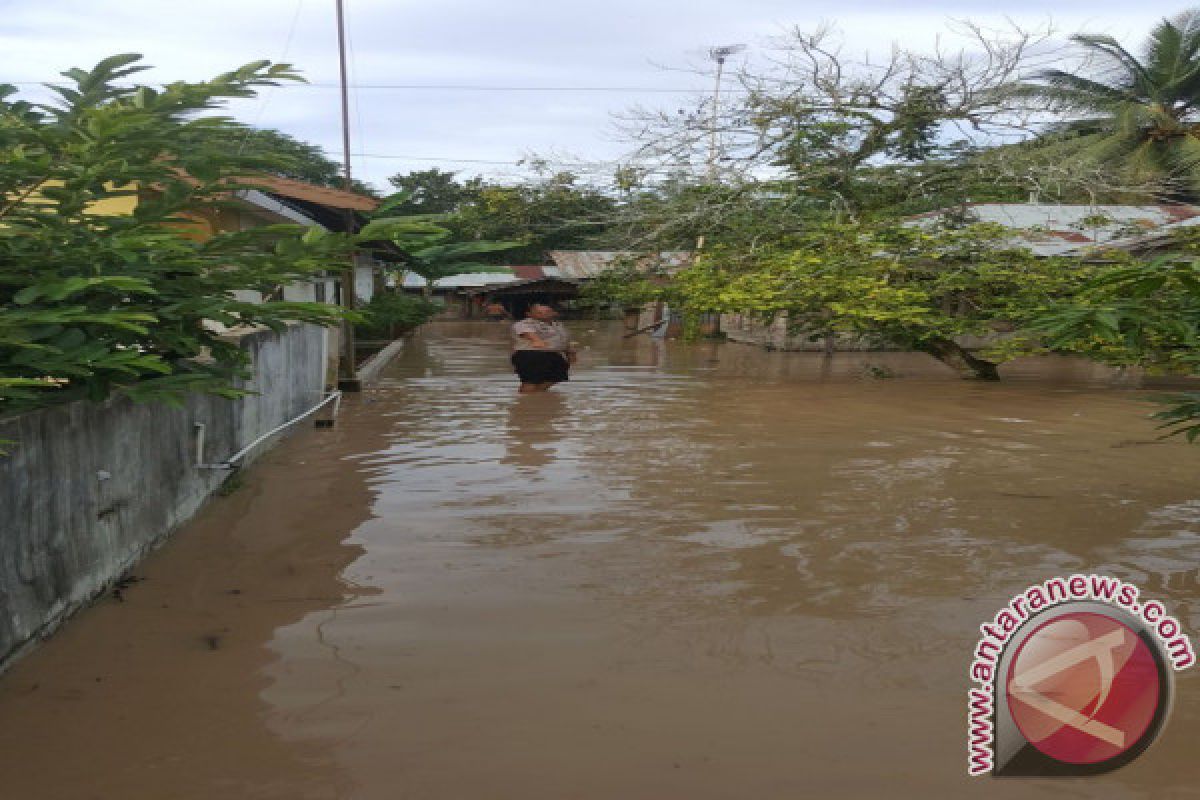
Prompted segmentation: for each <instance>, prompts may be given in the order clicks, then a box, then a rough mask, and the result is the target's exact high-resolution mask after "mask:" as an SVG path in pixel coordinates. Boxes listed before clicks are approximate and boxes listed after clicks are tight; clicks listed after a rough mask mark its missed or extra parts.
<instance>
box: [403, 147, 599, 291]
mask: <svg viewBox="0 0 1200 800" xmlns="http://www.w3.org/2000/svg"><path fill="white" fill-rule="evenodd" d="M391 182H392V184H393V185H395V186H397V187H400V188H401V189H402V190H404V191H406V192H409V193H410V194H411V198H410V200H409V201H408V203H406V204H405V205H402V206H399V207H398V208H397V209H396V210H397V211H398V212H399V213H402V214H438V215H440V217H439V219H440V224H443V225H445V226H446V227H447V228H449V229H450V230H452V231H453V233H454V235H455V240H456V241H508V242H515V243H516V244H515V245H514V246H512V247H508V248H503V249H501V250H491V251H479V252H477V253H474V254H473V255H475V256H478V263H482V264H491V265H495V264H497V263H502V262H507V263H523V264H542V263H545V261H546V260H547V258H548V255H547V253H548V252H549V251H550V250H569V249H577V248H580V247H584V246H586V245H587V244H588V243H589V242H590V241H591V240H592V239H593V238H594V237H595V236H596V235H597V234H598V233H600V232H602V231H603V230H604V229H605V226H606V224H607V223H608V215H609V214H610V213H611V212H612V210H613V209H614V207H615V201H614V199H613V198H612V197H610V196H609V195H607V194H605V193H603V192H600V191H598V190H596V189H593V188H590V187H586V186H581V185H579V184H578V179H577V178H576V176H574V175H572V174H570V173H557V174H554V175H550V176H548V177H547V178H545V179H544V180H540V181H537V182H534V183H529V184H513V185H506V184H500V183H494V182H488V181H484V180H483V179H481V178H472V179H470V180H468V181H465V182H459V181H458V180H457V179H456V178H454V176H453V173H449V172H442V171H440V170H436V169H434V170H423V171H419V172H410V173H408V174H405V175H396V176H393V177H392V178H391ZM501 253H503V255H502V256H501V255H500V254H501ZM462 271H468V270H462Z"/></svg>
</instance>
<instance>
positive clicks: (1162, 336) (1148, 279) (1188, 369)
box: [1032, 232, 1200, 441]
mask: <svg viewBox="0 0 1200 800" xmlns="http://www.w3.org/2000/svg"><path fill="white" fill-rule="evenodd" d="M1198 253H1200V239H1198V238H1197V237H1196V235H1195V234H1194V233H1191V232H1187V233H1184V234H1181V235H1180V236H1179V237H1178V238H1177V240H1176V242H1175V247H1174V252H1173V253H1172V254H1171V255H1168V256H1161V257H1158V258H1155V259H1153V260H1151V261H1150V262H1149V263H1139V262H1132V263H1129V262H1126V263H1118V264H1114V265H1112V266H1111V267H1108V268H1106V269H1104V270H1102V271H1101V272H1100V273H1099V274H1098V275H1096V276H1095V277H1094V278H1093V279H1092V280H1090V281H1089V282H1087V283H1086V284H1085V285H1084V286H1082V287H1081V288H1080V290H1079V291H1078V292H1077V293H1075V294H1074V295H1073V296H1072V297H1070V298H1063V299H1061V300H1060V301H1059V302H1057V303H1055V304H1054V305H1053V306H1051V307H1050V308H1049V309H1047V310H1046V311H1045V312H1044V313H1042V314H1040V315H1038V316H1037V317H1036V318H1035V320H1034V323H1033V326H1032V327H1033V328H1034V330H1036V331H1037V332H1038V333H1040V334H1041V335H1042V336H1044V337H1045V339H1046V342H1047V346H1049V347H1052V348H1055V349H1058V350H1063V351H1067V352H1073V353H1079V354H1082V355H1085V356H1087V357H1089V358H1092V359H1094V360H1097V361H1101V362H1104V363H1108V364H1113V365H1116V366H1137V367H1142V368H1144V369H1147V370H1149V371H1151V372H1158V373H1173V374H1184V375H1195V374H1200V262H1198V261H1197V254H1198ZM1167 402H1168V403H1169V406H1168V407H1167V408H1166V409H1165V410H1163V411H1161V412H1160V413H1158V414H1157V415H1156V416H1157V418H1158V419H1159V420H1160V421H1161V422H1162V427H1163V428H1165V429H1167V430H1168V432H1169V433H1177V434H1184V435H1186V436H1187V438H1188V440H1189V441H1195V440H1196V439H1197V438H1200V393H1197V392H1192V393H1188V394H1183V395H1179V396H1177V397H1174V398H1168V399H1167Z"/></svg>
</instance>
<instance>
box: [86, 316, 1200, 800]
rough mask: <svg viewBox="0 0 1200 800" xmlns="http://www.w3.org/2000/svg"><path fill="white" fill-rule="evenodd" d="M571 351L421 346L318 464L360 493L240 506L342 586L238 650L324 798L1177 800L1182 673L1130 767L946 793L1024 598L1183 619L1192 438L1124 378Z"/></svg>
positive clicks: (461, 340) (1198, 508) (583, 336)
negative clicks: (984, 625)
mask: <svg viewBox="0 0 1200 800" xmlns="http://www.w3.org/2000/svg"><path fill="white" fill-rule="evenodd" d="M573 338H574V339H576V340H578V341H580V342H582V344H583V349H582V359H581V363H580V365H579V366H578V367H577V368H576V369H575V370H574V371H573V375H572V379H571V381H570V382H569V383H568V384H565V385H563V386H560V387H557V388H555V389H554V390H553V391H552V392H550V393H547V394H544V395H525V396H518V395H517V393H516V379H515V376H513V375H512V373H511V367H510V365H509V363H508V359H507V356H508V353H507V338H506V331H505V328H504V326H499V325H488V324H486V323H446V324H438V325H433V326H430V327H429V328H428V329H426V330H425V331H423V332H422V333H421V334H420V335H419V336H417V337H415V338H414V339H413V340H411V341H410V342H408V343H407V346H406V348H405V350H404V351H403V352H402V354H401V355H400V356H399V357H398V358H397V359H396V361H395V362H393V364H391V365H390V366H389V367H388V369H387V372H386V374H385V379H384V381H383V383H382V385H380V386H379V387H378V388H377V389H374V390H372V391H369V392H367V393H365V394H364V395H363V396H362V397H360V398H358V399H357V400H356V401H352V402H350V403H348V404H347V406H346V407H345V408H344V410H343V414H344V417H343V419H342V421H341V422H340V423H339V428H338V431H337V432H336V434H335V437H334V438H333V439H331V440H328V441H329V443H328V444H327V446H326V447H325V449H324V450H323V452H322V456H321V457H322V460H323V463H324V464H325V465H326V467H325V469H326V472H327V473H328V471H329V470H332V469H334V468H336V470H338V471H342V472H344V473H345V474H346V475H347V476H351V477H350V478H347V480H348V481H349V484H348V485H358V486H359V487H360V488H359V489H358V490H357V491H352V492H348V493H347V494H346V495H345V496H344V497H341V496H336V495H330V496H329V497H328V498H327V500H326V501H325V502H326V503H327V504H328V508H327V509H324V510H320V509H319V508H318V507H316V506H314V505H313V504H312V503H309V504H308V505H306V506H303V508H298V509H295V510H293V511H292V512H291V513H288V514H286V515H284V514H281V513H280V510H279V507H278V504H276V506H275V507H274V508H272V507H270V506H268V505H262V506H260V505H258V504H253V503H251V504H249V505H248V507H247V508H246V509H245V516H244V518H242V519H241V521H240V523H239V524H240V525H241V526H243V527H244V529H246V530H251V529H258V528H261V529H262V530H264V531H268V532H272V531H273V532H275V534H274V535H276V536H279V535H281V534H280V533H279V527H280V525H281V523H283V522H284V521H285V520H286V524H287V525H288V526H291V529H290V534H289V535H291V536H293V537H296V539H295V540H296V541H297V542H304V541H312V542H322V541H323V542H325V543H326V546H328V545H329V544H330V543H331V542H332V543H333V544H334V546H335V547H340V548H342V549H341V550H340V551H339V552H353V553H354V554H356V555H355V557H354V559H353V561H352V563H347V560H348V559H343V558H338V557H335V556H333V555H331V556H330V557H329V559H328V561H327V563H326V568H327V574H326V575H325V576H324V579H325V581H326V583H331V584H334V583H335V584H337V585H341V586H343V587H347V590H346V591H345V594H343V595H342V596H340V597H339V598H332V597H331V598H329V600H328V601H327V602H323V603H317V604H316V605H315V606H313V605H308V606H300V607H299V608H298V611H299V612H300V613H295V614H279V615H277V616H276V617H266V618H274V619H277V620H278V624H277V627H276V628H275V629H274V631H273V632H272V633H270V634H260V635H259V637H258V638H257V639H255V638H254V637H251V641H250V642H248V643H247V644H248V646H250V645H253V647H254V648H255V649H252V650H251V651H250V652H253V653H256V654H257V656H261V653H262V652H264V651H265V652H270V653H271V654H272V660H271V663H270V664H269V665H267V666H266V667H263V666H262V665H261V658H259V659H258V660H256V659H255V658H251V657H250V656H249V655H247V656H246V657H245V658H244V659H243V660H242V661H240V662H237V663H239V664H240V665H241V666H242V667H243V668H245V669H247V670H250V671H253V670H261V671H262V674H263V675H264V676H265V677H266V679H267V681H268V682H269V685H268V686H267V687H266V688H265V689H264V690H263V691H262V693H261V699H262V700H263V701H265V702H266V703H267V704H269V707H270V710H269V712H268V713H266V714H265V716H264V727H265V729H267V730H270V731H272V732H273V733H274V735H275V737H276V738H277V740H278V742H284V743H290V744H291V745H292V746H294V747H296V748H298V752H301V753H305V754H310V753H313V752H315V753H319V754H320V756H319V759H321V760H323V762H322V763H324V762H329V763H331V764H336V775H337V776H338V782H337V794H334V795H324V796H337V797H346V798H356V800H360V799H361V800H366V799H368V798H370V799H374V798H380V799H381V800H382V799H383V798H388V800H391V798H395V797H415V798H460V797H509V796H512V797H523V798H561V797H580V798H613V797H621V798H655V799H658V798H673V797H687V798H689V800H693V799H694V798H714V799H715V798H729V797H754V798H783V797H800V796H809V795H811V794H815V793H820V794H822V795H830V796H847V797H859V796H862V797H866V796H879V795H881V794H884V793H886V794H887V795H889V796H904V797H961V796H967V795H968V794H969V795H971V796H974V795H984V796H1008V797H1022V798H1025V797H1042V796H1088V797H1159V796H1185V794H1186V793H1187V792H1188V791H1190V790H1191V789H1190V786H1191V780H1192V778H1193V776H1192V774H1191V772H1190V770H1191V766H1190V765H1191V760H1192V758H1193V754H1192V749H1193V747H1194V745H1193V742H1194V740H1195V737H1197V736H1200V683H1198V682H1197V681H1196V680H1195V679H1194V678H1193V677H1192V676H1191V675H1185V676H1184V677H1183V680H1181V686H1180V691H1179V694H1178V702H1177V704H1176V708H1175V711H1174V717H1173V719H1172V721H1171V723H1170V726H1169V728H1168V730H1167V734H1166V736H1165V737H1164V739H1163V740H1161V741H1160V742H1159V743H1158V744H1156V745H1155V748H1154V749H1153V750H1152V751H1151V753H1150V754H1148V755H1147V756H1146V757H1144V758H1143V759H1141V760H1140V761H1138V762H1136V763H1135V764H1134V765H1132V766H1130V767H1129V768H1127V769H1125V770H1122V771H1120V772H1118V773H1115V774H1113V775H1111V776H1108V777H1106V778H1104V779H1099V780H1096V781H1092V782H1089V783H1088V784H1087V785H1086V787H1084V785H1083V784H1063V783H1053V782H1037V781H1027V782H1021V783H1020V784H1011V783H996V782H990V781H983V782H974V783H971V784H968V782H967V781H966V779H965V777H964V773H965V768H964V755H963V754H964V750H965V744H964V731H963V727H964V725H963V718H964V712H963V698H964V696H965V692H966V680H965V677H966V668H967V663H968V659H969V654H970V651H971V649H972V647H973V646H974V639H975V638H976V636H977V626H978V624H979V623H980V622H981V621H983V620H985V619H988V618H990V617H991V616H992V614H993V613H994V612H995V610H996V609H997V608H998V607H999V606H1000V605H1002V604H1003V603H1004V602H1005V600H1006V598H1007V597H1008V596H1011V595H1012V594H1013V593H1015V592H1016V591H1017V590H1019V589H1021V588H1023V587H1024V586H1026V585H1028V584H1030V583H1033V582H1036V581H1040V580H1042V579H1044V578H1046V577H1049V576H1051V575H1055V574H1063V573H1068V572H1072V571H1076V570H1093V569H1095V570H1102V571H1106V572H1110V573H1112V574H1115V575H1118V576H1120V577H1122V578H1125V579H1128V580H1131V581H1134V582H1136V583H1138V584H1140V585H1141V586H1143V587H1144V589H1145V591H1146V592H1147V593H1148V594H1152V595H1155V596H1157V597H1159V598H1161V599H1163V600H1165V601H1167V602H1168V604H1169V605H1170V606H1171V609H1172V611H1173V612H1174V613H1175V614H1176V615H1177V616H1179V617H1180V618H1181V619H1183V620H1185V621H1186V623H1187V624H1188V626H1189V628H1190V629H1191V630H1192V631H1193V632H1196V631H1197V630H1198V629H1200V596H1198V593H1197V592H1198V589H1200V481H1198V480H1197V478H1198V477H1200V449H1197V448H1189V447H1188V446H1187V445H1185V444H1183V443H1181V442H1176V441H1165V442H1164V441H1160V440H1158V439H1157V438H1156V437H1155V431H1154V429H1153V426H1152V424H1151V423H1150V422H1149V421H1148V420H1147V419H1146V418H1145V415H1146V414H1147V413H1148V412H1149V411H1150V410H1151V408H1150V407H1149V406H1148V404H1147V402H1146V396H1145V394H1144V393H1142V392H1138V391H1133V390H1131V389H1130V388H1128V387H1129V385H1130V382H1131V377H1130V376H1127V375H1123V374H1120V373H1113V372H1111V371H1107V370H1103V369H1101V368H1098V367H1095V366H1093V365H1089V364H1084V363H1082V362H1077V361H1071V360H1065V359H1056V360H1044V361H1036V362H1035V361H1027V362H1024V363H1019V364H1015V365H1011V366H1010V367H1008V368H1007V369H1006V372H1007V378H1008V380H1006V381H1004V382H1002V383H999V384H978V383H969V382H963V381H959V380H957V379H956V378H954V377H953V376H952V375H951V374H950V373H949V371H948V370H946V369H945V368H944V367H942V366H941V365H940V364H938V363H937V362H935V361H933V360H931V359H929V358H926V357H924V356H914V355H911V354H903V353H883V354H879V353H847V354H839V355H838V356H837V357H835V358H834V359H832V360H827V359H824V358H822V357H821V356H820V354H809V353H767V352H764V351H762V350H759V349H756V348H753V347H748V346H740V345H730V344H721V343H714V342H707V343H702V344H697V345H684V344H681V343H677V342H661V341H654V340H651V339H649V338H647V337H644V336H643V337H637V338H634V339H623V338H622V337H621V332H620V331H619V330H618V329H617V328H616V327H615V326H611V325H607V324H604V323H586V322H584V323H575V329H574V330H573ZM885 375H887V376H893V377H891V378H882V379H881V377H880V376H885ZM301 444H302V442H297V443H289V445H286V447H291V448H293V449H292V450H290V451H288V452H293V453H298V452H302V448H301ZM259 475H260V479H261V480H262V481H264V482H265V485H266V486H268V487H272V486H273V487H275V489H274V490H275V491H277V492H286V491H287V489H288V488H289V484H288V481H291V480H294V473H292V475H291V477H289V476H288V475H282V474H277V473H272V472H270V471H269V470H264V471H263V472H261V473H259ZM363 486H365V487H366V490H363V489H362V488H361V487H363ZM301 512H304V513H301ZM301 517H303V518H301ZM343 539H344V540H345V541H342V540H343ZM346 548H349V550H347V549H346ZM314 552H320V549H319V548H318V549H317V550H314ZM168 555H169V554H168ZM152 574H153V573H152ZM258 580H259V582H260V591H262V592H264V593H265V594H266V595H269V596H271V597H286V596H288V595H287V592H286V591H285V589H286V586H287V580H288V578H287V576H286V574H282V573H281V574H279V575H273V574H271V573H269V572H265V573H263V574H261V575H259V576H258ZM185 583H186V582H185ZM310 599H311V598H310ZM257 656H256V657H257ZM92 657H94V658H102V656H97V655H95V654H92ZM249 707H250V708H254V709H256V708H258V706H257V705H250V706H249ZM183 729H184V727H183V726H181V727H180V729H179V730H177V731H175V734H174V735H177V736H182V735H183V733H182V731H183ZM161 735H162V736H164V737H167V738H169V737H170V736H171V735H172V733H171V731H170V730H163V731H162V732H161ZM201 751H203V748H201ZM203 755H204V754H203V752H199V753H197V754H195V755H194V756H193V757H194V758H201V757H203ZM210 755H211V753H210ZM302 784H303V781H298V780H297V781H291V782H289V779H288V778H287V777H281V778H280V782H279V783H278V784H277V785H275V786H273V787H272V788H270V789H264V787H263V786H262V785H260V784H255V785H254V788H255V789H256V790H261V791H260V794H261V796H279V797H289V796H306V795H304V794H302V793H301V791H300V789H299V788H297V787H300V786H301V785H302ZM307 785H310V786H311V785H314V784H312V783H311V781H310V782H309V784H307ZM275 790H277V791H275ZM272 791H275V793H274V794H272V793H271V792H272ZM289 791H291V792H292V794H290V795H289V793H288V792H289ZM177 796H178V797H181V798H189V800H190V798H192V797H200V796H205V797H207V796H208V795H200V794H198V793H196V794H187V793H186V792H183V793H180V794H178V795H177ZM231 796H257V795H254V794H253V793H252V792H249V791H243V792H241V793H240V794H239V793H238V792H234V793H233V795H231Z"/></svg>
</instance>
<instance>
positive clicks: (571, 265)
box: [550, 250, 692, 280]
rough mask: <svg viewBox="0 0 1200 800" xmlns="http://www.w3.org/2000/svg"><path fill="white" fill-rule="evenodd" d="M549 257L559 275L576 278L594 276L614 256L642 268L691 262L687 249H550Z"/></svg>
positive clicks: (672, 267) (665, 267) (673, 268)
mask: <svg viewBox="0 0 1200 800" xmlns="http://www.w3.org/2000/svg"><path fill="white" fill-rule="evenodd" d="M550 258H551V259H553V261H554V263H555V264H556V265H557V266H558V269H559V272H560V273H561V275H562V277H564V278H574V279H576V280H579V279H582V278H594V277H595V276H597V275H599V274H600V273H601V272H604V271H605V270H606V269H609V268H610V267H612V265H613V262H614V261H616V260H617V259H633V260H635V261H636V262H637V263H638V265H639V266H641V267H643V268H645V269H650V268H652V267H656V266H661V267H662V268H664V269H666V270H667V271H668V272H671V271H673V270H676V269H680V268H682V267H685V266H687V265H688V264H689V263H691V260H692V254H691V253H690V252H688V251H687V250H672V251H664V252H661V253H657V254H653V253H652V254H646V253H638V252H635V251H633V250H551V251H550Z"/></svg>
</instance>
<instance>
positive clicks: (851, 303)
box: [676, 222, 1088, 378]
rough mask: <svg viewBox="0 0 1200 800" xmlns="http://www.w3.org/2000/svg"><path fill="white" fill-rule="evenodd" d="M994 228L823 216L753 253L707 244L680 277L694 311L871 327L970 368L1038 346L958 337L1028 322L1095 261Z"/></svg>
mask: <svg viewBox="0 0 1200 800" xmlns="http://www.w3.org/2000/svg"><path fill="white" fill-rule="evenodd" d="M1005 235H1006V232H1005V231H1004V230H1003V229H1001V228H998V227H995V226H988V225H968V226H965V227H950V226H946V225H943V224H940V223H939V224H933V225H928V226H917V225H902V224H895V223H875V224H870V223H864V222H850V223H825V224H822V225H817V226H814V227H812V228H811V229H809V230H807V231H805V232H803V233H801V234H797V235H796V236H794V237H793V239H792V241H791V243H790V244H789V245H788V246H787V247H780V248H775V249H772V250H771V251H769V252H765V253H762V254H760V255H755V256H747V255H746V254H744V253H737V252H731V251H729V250H726V249H721V250H717V251H712V252H708V253H707V254H706V255H705V256H704V257H703V258H701V259H699V260H698V261H697V263H696V264H695V265H694V266H692V267H690V268H688V269H686V270H684V271H682V272H681V273H680V274H679V275H677V276H676V280H677V283H678V289H679V291H680V293H681V295H682V298H683V302H684V304H685V306H686V307H687V308H689V309H690V310H691V311H693V312H724V313H732V312H737V313H749V314H754V315H757V316H759V317H760V318H762V319H763V320H770V319H773V318H775V317H776V315H778V314H781V313H782V314H786V315H787V318H788V322H789V325H790V326H791V327H792V328H793V329H794V330H795V331H797V332H800V333H805V334H808V335H810V336H812V337H813V338H818V337H820V336H824V335H827V334H831V333H843V334H852V335H855V336H860V337H866V338H867V339H869V340H872V341H875V342H877V343H880V344H886V345H891V346H898V347H903V348H909V349H914V350H919V351H924V352H927V353H929V354H931V355H933V356H935V357H936V358H939V359H941V360H942V361H944V362H946V363H947V364H949V365H950V366H952V367H954V368H955V369H957V370H959V371H960V372H961V373H962V374H964V375H965V376H968V377H982V378H995V377H996V372H995V364H996V363H997V362H998V361H1001V360H1005V359H1007V358H1010V357H1012V356H1013V355H1015V354H1017V353H1021V352H1026V351H1028V350H1029V349H1030V348H1032V347H1033V346H1034V345H1033V343H1032V342H1030V341H1028V340H1027V339H1026V338H1024V337H1022V336H1020V335H1014V336H1010V337H1008V338H1007V340H1006V341H1005V342H1004V343H1003V344H1002V345H997V346H996V347H995V348H993V349H992V351H991V352H989V353H988V354H987V357H986V358H981V357H978V356H975V355H972V354H971V353H968V352H967V351H966V350H965V349H964V348H962V347H960V346H958V345H957V344H955V342H954V339H955V338H956V337H960V336H964V335H976V336H980V335H988V334H996V333H997V332H1000V331H1010V330H1013V329H1018V330H1019V329H1020V328H1021V327H1022V326H1023V325H1024V324H1025V323H1026V322H1027V321H1028V320H1030V319H1031V318H1032V317H1033V315H1034V314H1035V313H1036V312H1037V310H1038V309H1040V308H1042V307H1044V306H1045V305H1046V304H1047V303H1048V302H1050V301H1051V300H1053V299H1054V298H1056V297H1060V296H1063V295H1065V294H1068V293H1069V292H1071V291H1072V290H1073V289H1074V287H1076V286H1077V285H1078V284H1079V283H1081V282H1082V280H1083V278H1084V276H1085V275H1086V274H1087V271H1088V268H1087V267H1085V266H1084V265H1082V264H1078V263H1073V262H1069V261H1066V260H1063V259H1042V258H1037V257H1035V256H1033V255H1032V254H1031V253H1029V252H1028V251H1026V250H1021V249H1015V248H1011V247H1008V246H1006V245H1005Z"/></svg>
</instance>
